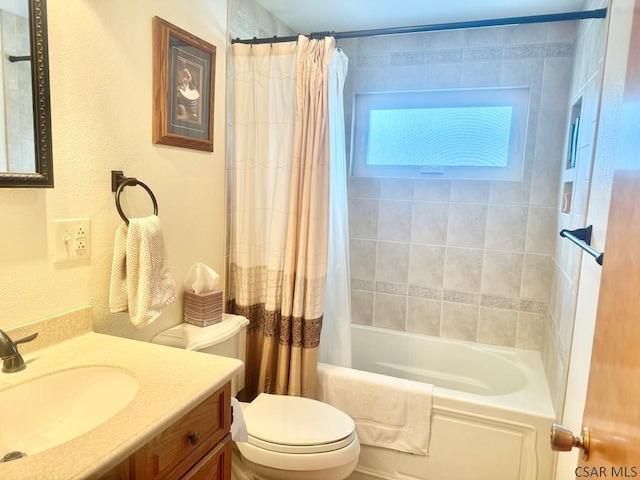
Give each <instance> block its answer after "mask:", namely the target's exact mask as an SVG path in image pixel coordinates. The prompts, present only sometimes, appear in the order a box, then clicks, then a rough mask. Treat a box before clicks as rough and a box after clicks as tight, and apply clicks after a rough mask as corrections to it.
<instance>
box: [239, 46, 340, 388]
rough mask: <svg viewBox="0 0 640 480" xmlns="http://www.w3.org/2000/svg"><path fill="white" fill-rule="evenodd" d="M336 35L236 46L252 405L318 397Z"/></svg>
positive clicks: (242, 272) (242, 293) (242, 294)
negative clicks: (330, 71)
mask: <svg viewBox="0 0 640 480" xmlns="http://www.w3.org/2000/svg"><path fill="white" fill-rule="evenodd" d="M333 50H334V41H333V39H332V38H325V39H323V40H315V39H314V40H310V39H308V38H306V37H304V36H300V37H299V38H298V41H297V42H289V43H280V44H278V43H274V44H266V45H253V46H251V45H243V44H234V46H233V113H232V116H233V131H232V132H233V133H232V135H233V164H232V187H231V196H230V199H231V222H230V224H231V235H230V262H229V264H230V269H229V285H228V287H229V288H228V298H229V310H230V311H231V312H235V313H238V314H241V315H244V316H246V317H247V318H249V320H250V325H249V332H248V337H247V363H246V365H245V368H246V386H245V392H244V398H245V399H251V398H252V397H253V396H255V395H256V394H257V393H259V392H268V393H277V394H288V395H298V396H300V395H301V396H306V397H314V396H315V383H316V367H317V358H318V344H319V342H320V332H321V329H322V306H323V299H324V284H325V275H326V267H327V265H326V262H327V244H328V211H329V144H328V142H329V137H328V116H327V115H328V112H327V108H328V107H327V101H328V81H327V66H328V64H329V61H330V60H331V55H332V54H333Z"/></svg>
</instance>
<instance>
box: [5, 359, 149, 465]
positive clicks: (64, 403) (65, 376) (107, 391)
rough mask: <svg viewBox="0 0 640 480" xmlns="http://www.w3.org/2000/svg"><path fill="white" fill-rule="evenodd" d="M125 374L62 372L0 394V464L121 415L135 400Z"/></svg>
mask: <svg viewBox="0 0 640 480" xmlns="http://www.w3.org/2000/svg"><path fill="white" fill-rule="evenodd" d="M137 391H138V381H137V380H136V377H135V376H134V375H133V374H131V373H129V372H128V371H126V370H123V369H120V368H115V367H107V366H104V367H103V366H96V367H83V368H74V369H71V370H62V371H59V372H56V373H53V374H51V375H46V376H43V377H39V378H36V379H34V380H30V381H28V382H25V383H22V384H19V385H16V386H14V387H11V388H9V389H7V390H3V391H0V460H4V461H8V460H11V459H15V458H20V457H21V456H24V455H20V453H24V454H26V455H33V454H35V453H38V452H42V451H44V450H47V449H49V448H52V447H55V446H57V445H60V444H62V443H64V442H68V441H69V440H72V439H74V438H76V437H78V436H79V435H82V434H83V433H86V432H88V431H89V430H91V429H93V428H95V427H97V426H98V425H100V424H102V423H104V422H105V421H107V420H109V419H110V418H111V417H113V416H114V415H116V414H117V413H118V412H120V411H121V410H122V409H123V408H124V407H125V406H126V405H127V404H128V403H129V402H130V401H131V400H132V399H133V398H134V397H135V395H136V392H137Z"/></svg>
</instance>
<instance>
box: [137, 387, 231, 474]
mask: <svg viewBox="0 0 640 480" xmlns="http://www.w3.org/2000/svg"><path fill="white" fill-rule="evenodd" d="M230 428H231V384H230V383H227V384H226V385H225V386H224V387H222V388H221V389H220V390H218V391H217V392H215V393H214V394H213V395H211V396H209V397H208V398H207V399H205V400H204V401H203V402H201V403H200V404H199V405H198V406H196V407H195V408H194V409H193V410H191V411H190V412H189V413H187V414H186V415H185V416H184V417H182V418H181V419H180V420H178V421H177V422H175V423H174V424H173V425H171V426H170V427H169V428H167V429H166V430H165V431H163V432H162V433H161V434H160V435H158V436H156V437H155V438H153V439H152V440H151V441H150V442H149V443H148V444H147V445H145V446H144V447H142V448H141V449H140V450H138V452H136V453H135V455H133V457H132V458H131V460H132V470H133V472H134V478H137V479H162V480H167V479H172V478H175V479H177V478H180V477H182V476H183V475H184V474H185V473H186V472H187V471H188V470H189V469H190V468H191V467H192V466H193V465H195V464H196V463H197V462H198V461H199V460H200V459H201V458H202V457H204V456H205V454H206V453H207V452H209V450H211V449H212V448H213V447H214V446H215V445H216V443H218V442H219V441H220V440H221V439H222V438H224V436H225V435H226V434H227V433H228V432H229V430H230Z"/></svg>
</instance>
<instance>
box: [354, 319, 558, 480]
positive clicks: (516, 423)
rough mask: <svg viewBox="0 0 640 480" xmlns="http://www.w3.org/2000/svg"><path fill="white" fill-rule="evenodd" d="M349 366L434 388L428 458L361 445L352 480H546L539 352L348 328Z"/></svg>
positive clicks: (548, 458)
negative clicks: (350, 345)
mask: <svg viewBox="0 0 640 480" xmlns="http://www.w3.org/2000/svg"><path fill="white" fill-rule="evenodd" d="M351 332H352V346H353V348H352V350H353V352H352V363H353V364H352V367H353V368H355V369H357V370H365V371H369V372H374V373H378V374H383V375H392V376H396V377H403V378H407V379H410V380H416V381H421V382H427V383H432V384H433V385H435V388H434V394H433V412H432V423H431V442H430V452H429V456H420V455H411V454H408V453H402V452H396V451H392V450H387V449H383V448H377V447H374V446H367V445H363V447H362V453H361V455H360V461H359V463H358V467H357V469H356V472H355V473H354V474H353V475H352V476H351V477H349V479H350V480H356V479H357V480H361V479H405V480H408V479H421V480H549V479H551V478H553V473H552V469H553V465H552V463H553V455H552V452H551V450H550V448H549V429H550V426H551V424H552V423H553V421H554V419H555V418H554V417H555V416H554V412H553V407H552V404H551V399H550V395H549V391H548V388H547V382H546V379H545V375H544V371H543V368H542V364H541V361H540V355H539V354H538V353H537V352H532V351H526V350H516V349H512V348H504V347H492V346H485V345H480V344H475V343H469V342H461V341H452V340H446V339H441V338H436V337H428V336H424V335H416V334H410V333H404V332H396V331H393V330H388V329H380V328H375V327H366V326H360V325H353V327H352V330H351Z"/></svg>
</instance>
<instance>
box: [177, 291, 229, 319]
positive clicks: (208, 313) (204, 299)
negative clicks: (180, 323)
mask: <svg viewBox="0 0 640 480" xmlns="http://www.w3.org/2000/svg"><path fill="white" fill-rule="evenodd" d="M221 320H222V292H220V291H213V292H207V293H192V292H185V293H184V321H185V322H187V323H191V324H193V325H197V326H199V327H206V326H208V325H213V324H214V323H219V322H220V321H221Z"/></svg>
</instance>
